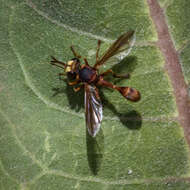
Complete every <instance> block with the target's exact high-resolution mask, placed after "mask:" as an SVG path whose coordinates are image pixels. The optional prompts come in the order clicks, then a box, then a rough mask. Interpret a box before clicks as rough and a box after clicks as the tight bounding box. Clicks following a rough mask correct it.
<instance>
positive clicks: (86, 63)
mask: <svg viewBox="0 0 190 190" xmlns="http://www.w3.org/2000/svg"><path fill="white" fill-rule="evenodd" d="M84 62H85V65H87V66H89V64H88V61H87V59H86V58H84Z"/></svg>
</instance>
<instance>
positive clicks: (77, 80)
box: [50, 31, 141, 137]
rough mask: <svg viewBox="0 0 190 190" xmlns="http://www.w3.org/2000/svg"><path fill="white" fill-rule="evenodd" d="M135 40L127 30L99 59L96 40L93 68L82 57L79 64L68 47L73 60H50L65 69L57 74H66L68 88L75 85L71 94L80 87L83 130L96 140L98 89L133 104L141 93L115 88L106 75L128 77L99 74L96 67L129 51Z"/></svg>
mask: <svg viewBox="0 0 190 190" xmlns="http://www.w3.org/2000/svg"><path fill="white" fill-rule="evenodd" d="M133 41H134V31H129V32H126V33H124V34H123V35H121V36H120V37H119V38H118V39H117V40H116V41H115V42H114V43H113V44H112V45H111V46H110V47H109V48H108V49H107V51H105V53H103V55H102V56H99V50H100V46H101V41H100V40H98V45H97V51H96V62H95V64H94V66H93V67H92V66H90V65H89V64H88V61H87V59H86V58H84V59H83V60H84V63H83V64H81V61H80V59H81V56H80V55H79V54H78V53H77V52H76V51H75V50H74V48H73V46H71V51H72V52H73V55H74V58H73V59H71V60H69V61H68V62H67V63H64V62H62V61H58V60H57V59H56V58H55V57H53V56H52V57H51V58H52V60H51V62H50V63H51V64H52V65H55V66H58V67H61V68H63V69H64V71H65V72H64V73H59V76H62V75H64V74H65V73H66V74H67V77H68V79H69V82H68V84H69V85H71V86H74V85H78V86H77V87H74V88H73V89H74V91H75V92H78V91H79V90H80V89H81V88H82V87H83V88H84V91H85V96H84V100H85V101H84V103H85V119H86V127H87V129H88V132H89V134H90V135H91V136H92V137H95V136H96V134H97V133H98V131H99V129H100V124H101V121H102V117H103V111H102V103H101V99H100V96H99V91H98V88H97V87H98V86H104V87H108V88H112V89H114V90H117V91H118V92H119V93H120V94H121V95H122V96H123V97H124V98H126V99H127V100H130V101H132V102H136V101H138V100H140V97H141V95H140V92H139V91H137V90H136V89H134V88H131V87H127V86H116V85H114V84H112V83H110V82H108V81H106V80H104V77H105V76H106V75H108V74H112V75H113V77H116V78H125V79H127V78H128V77H129V75H128V74H126V75H118V74H116V73H114V72H113V71H112V70H111V69H109V70H107V71H105V72H103V73H99V67H100V66H102V65H103V64H105V63H106V62H107V61H108V60H110V59H111V58H114V57H117V56H118V55H119V54H122V53H124V52H128V53H129V51H130V49H131V47H132V45H133Z"/></svg>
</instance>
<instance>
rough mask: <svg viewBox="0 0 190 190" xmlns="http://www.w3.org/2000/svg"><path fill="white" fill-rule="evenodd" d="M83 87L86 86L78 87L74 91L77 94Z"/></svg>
mask: <svg viewBox="0 0 190 190" xmlns="http://www.w3.org/2000/svg"><path fill="white" fill-rule="evenodd" d="M82 87H84V84H82V85H81V86H78V87H76V88H73V90H74V91H75V92H78V91H79V90H80V89H81V88H82Z"/></svg>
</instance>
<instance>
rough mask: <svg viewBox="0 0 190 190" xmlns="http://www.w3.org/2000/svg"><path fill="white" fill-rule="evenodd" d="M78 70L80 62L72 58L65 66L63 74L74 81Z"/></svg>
mask: <svg viewBox="0 0 190 190" xmlns="http://www.w3.org/2000/svg"><path fill="white" fill-rule="evenodd" d="M79 69H80V60H79V59H78V58H73V59H71V60H70V61H68V62H67V64H66V65H65V72H66V73H67V76H68V78H69V79H75V78H76V76H77V74H78V72H79Z"/></svg>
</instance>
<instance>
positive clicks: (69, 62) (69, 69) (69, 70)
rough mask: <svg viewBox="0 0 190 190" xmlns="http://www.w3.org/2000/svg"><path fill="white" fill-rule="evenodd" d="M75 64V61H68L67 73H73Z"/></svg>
mask: <svg viewBox="0 0 190 190" xmlns="http://www.w3.org/2000/svg"><path fill="white" fill-rule="evenodd" d="M73 64H74V61H73V60H71V61H68V62H67V66H66V68H65V72H71V71H72V67H73Z"/></svg>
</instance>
